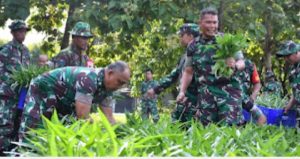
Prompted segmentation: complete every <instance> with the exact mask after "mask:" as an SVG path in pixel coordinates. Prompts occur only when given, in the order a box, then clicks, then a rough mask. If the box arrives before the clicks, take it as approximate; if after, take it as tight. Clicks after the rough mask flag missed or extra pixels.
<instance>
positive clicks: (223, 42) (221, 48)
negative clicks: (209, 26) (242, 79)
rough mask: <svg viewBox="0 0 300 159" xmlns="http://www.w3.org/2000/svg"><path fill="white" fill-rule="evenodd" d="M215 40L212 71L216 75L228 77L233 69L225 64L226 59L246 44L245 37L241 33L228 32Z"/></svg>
mask: <svg viewBox="0 0 300 159" xmlns="http://www.w3.org/2000/svg"><path fill="white" fill-rule="evenodd" d="M216 42H217V45H216V47H215V48H216V49H217V51H216V54H215V56H214V59H215V60H216V63H215V65H214V66H213V72H214V73H215V75H216V76H217V77H220V76H224V77H227V78H228V77H230V76H231V75H232V74H233V72H234V71H233V69H232V68H230V67H228V66H227V64H226V60H227V59H228V58H233V57H234V55H235V54H236V52H238V51H239V50H243V49H244V48H245V47H246V46H247V42H246V38H245V37H244V36H243V35H242V34H237V35H232V34H229V33H228V34H224V36H218V37H217V38H216Z"/></svg>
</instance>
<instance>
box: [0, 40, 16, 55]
mask: <svg viewBox="0 0 300 159" xmlns="http://www.w3.org/2000/svg"><path fill="white" fill-rule="evenodd" d="M12 49H13V44H12V42H8V43H6V44H4V45H2V46H0V53H1V54H7V53H9V52H10V51H12Z"/></svg>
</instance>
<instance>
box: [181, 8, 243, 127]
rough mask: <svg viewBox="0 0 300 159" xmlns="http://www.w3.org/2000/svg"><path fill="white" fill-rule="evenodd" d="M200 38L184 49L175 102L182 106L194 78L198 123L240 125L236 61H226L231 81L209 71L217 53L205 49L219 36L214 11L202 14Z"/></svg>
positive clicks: (208, 10)
mask: <svg viewBox="0 0 300 159" xmlns="http://www.w3.org/2000/svg"><path fill="white" fill-rule="evenodd" d="M199 26H200V30H201V33H200V37H199V38H198V39H197V40H194V41H193V42H192V43H191V44H190V45H189V46H188V48H187V59H186V62H185V69H184V72H183V75H182V78H181V88H180V93H179V94H178V97H177V101H178V102H182V101H183V100H184V98H185V94H186V90H187V87H188V85H189V84H190V82H191V80H192V79H193V75H194V76H196V77H195V79H196V83H197V91H198V98H197V113H196V115H197V116H198V117H199V119H200V121H201V123H202V124H203V125H207V124H209V123H211V122H214V123H219V122H220V123H221V124H228V125H240V124H243V123H244V117H243V114H242V106H241V105H242V104H241V102H242V101H241V97H242V90H241V87H240V80H239V78H238V77H237V75H236V70H235V60H234V58H233V57H231V58H228V59H226V63H227V65H228V67H230V68H231V69H233V70H234V71H235V73H234V74H233V76H231V77H230V78H226V77H217V76H216V75H215V74H214V72H213V71H212V70H213V69H212V67H213V66H214V64H215V63H216V62H215V60H214V58H213V57H214V55H215V54H216V49H214V48H210V47H207V45H210V44H216V36H218V35H219V33H218V14H217V12H216V10H214V9H204V10H202V11H201V15H200V19H199Z"/></svg>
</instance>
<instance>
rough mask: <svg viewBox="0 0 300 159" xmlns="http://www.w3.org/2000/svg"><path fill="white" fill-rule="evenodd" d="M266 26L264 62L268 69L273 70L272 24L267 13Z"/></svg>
mask: <svg viewBox="0 0 300 159" xmlns="http://www.w3.org/2000/svg"><path fill="white" fill-rule="evenodd" d="M265 15H266V16H265V19H264V20H265V28H266V31H267V32H266V34H265V41H264V46H263V49H264V53H265V55H264V64H265V68H266V70H271V69H272V61H271V58H272V39H271V36H272V25H271V24H270V23H269V21H268V17H269V16H268V14H265Z"/></svg>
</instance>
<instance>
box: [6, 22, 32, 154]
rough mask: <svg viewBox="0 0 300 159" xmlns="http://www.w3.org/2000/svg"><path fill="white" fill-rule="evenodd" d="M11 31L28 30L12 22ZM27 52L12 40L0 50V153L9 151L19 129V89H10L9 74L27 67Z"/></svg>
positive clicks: (22, 46) (24, 26)
mask: <svg viewBox="0 0 300 159" xmlns="http://www.w3.org/2000/svg"><path fill="white" fill-rule="evenodd" d="M9 28H10V29H11V30H12V31H16V30H19V29H23V28H24V29H26V30H27V31H28V30H30V29H29V28H28V27H27V26H26V24H25V23H24V21H22V20H16V21H13V22H12V24H11V25H10V26H9ZM29 60H30V56H29V50H28V48H27V47H26V46H24V45H23V44H21V43H19V42H17V41H16V40H12V41H11V42H9V43H7V44H5V45H4V46H2V48H1V50H0V73H1V79H0V97H1V98H0V104H1V105H0V151H1V149H9V146H10V142H11V141H12V140H16V131H17V129H18V127H19V121H18V120H19V115H18V113H21V112H18V110H17V103H18V98H19V97H18V95H19V89H18V88H15V87H14V88H13V87H12V83H13V81H12V79H11V74H12V71H13V70H14V69H16V70H18V69H20V68H21V67H23V66H28V65H29Z"/></svg>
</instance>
